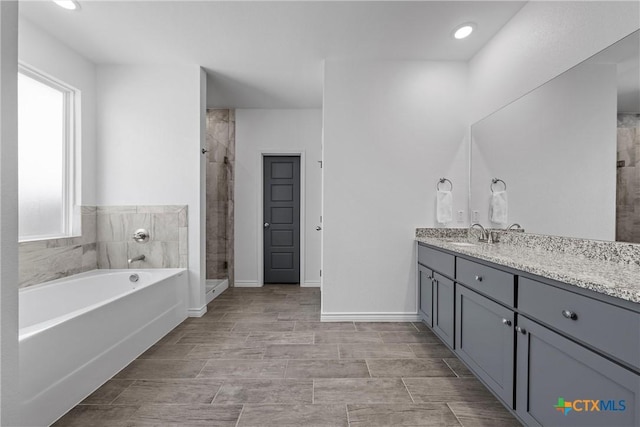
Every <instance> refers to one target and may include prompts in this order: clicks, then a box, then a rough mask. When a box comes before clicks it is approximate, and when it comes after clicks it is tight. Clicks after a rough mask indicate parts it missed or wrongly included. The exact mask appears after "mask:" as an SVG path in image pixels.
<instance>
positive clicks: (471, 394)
mask: <svg viewBox="0 0 640 427" xmlns="http://www.w3.org/2000/svg"><path fill="white" fill-rule="evenodd" d="M404 382H405V384H406V385H407V389H408V390H409V392H410V393H411V397H413V400H414V401H415V402H416V403H418V402H425V403H428V402H457V401H463V402H486V401H494V402H495V401H496V399H495V397H494V396H493V395H492V394H491V393H490V392H489V391H488V390H487V389H486V388H485V386H484V385H482V383H481V382H480V381H478V380H477V379H475V378H406V379H405V380H404Z"/></svg>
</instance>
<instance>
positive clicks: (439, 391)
mask: <svg viewBox="0 0 640 427" xmlns="http://www.w3.org/2000/svg"><path fill="white" fill-rule="evenodd" d="M208 309H209V311H208V312H207V314H206V315H205V316H203V317H201V318H189V319H187V320H185V321H184V322H183V323H182V324H181V325H179V326H178V327H176V328H175V329H174V330H173V331H171V332H170V333H169V334H168V335H166V336H165V337H164V338H163V339H162V340H160V341H159V342H158V343H157V344H156V345H154V346H153V347H152V348H150V349H149V350H148V351H147V352H145V353H144V354H143V355H141V356H140V357H139V358H138V359H136V360H134V361H133V362H132V363H131V364H129V366H127V367H126V368H124V369H123V370H122V371H120V372H119V373H118V374H117V375H116V376H114V377H113V378H112V379H111V380H110V381H108V382H107V383H106V384H104V385H103V386H102V387H101V388H100V389H98V390H97V391H96V392H95V393H93V394H92V395H91V396H89V397H88V398H87V399H85V400H84V401H83V402H82V403H80V404H79V405H78V406H76V407H75V408H73V409H72V410H71V411H69V413H68V414H67V415H65V416H64V417H62V418H61V419H60V420H59V421H58V422H57V423H56V424H55V426H82V427H87V426H91V427H93V426H170V425H172V426H243V427H246V426H352V427H355V426H461V425H462V426H465V427H472V426H474V427H475V426H492V427H496V426H519V425H520V423H519V422H518V421H517V420H516V419H515V418H513V417H512V416H511V414H509V412H508V411H507V410H506V409H504V407H503V406H502V405H501V404H500V403H499V402H498V401H497V400H496V399H495V398H494V397H493V395H492V394H491V393H489V392H488V391H487V390H486V388H485V387H484V386H483V385H482V384H481V383H480V382H479V381H478V380H476V379H475V378H474V377H473V375H472V374H471V373H470V372H469V371H468V370H467V369H466V368H465V366H464V364H463V363H461V362H460V361H459V360H458V359H457V358H456V357H455V355H454V354H453V353H451V352H450V351H449V350H448V349H447V348H446V347H445V346H444V345H443V344H442V343H441V342H440V341H439V340H438V338H437V337H436V336H435V335H433V333H432V332H430V331H429V330H428V329H427V328H426V327H425V326H424V325H422V324H420V323H359V322H355V323H354V322H344V323H321V322H320V292H319V290H318V289H317V288H300V287H298V286H288V285H267V286H265V287H264V288H230V289H228V290H227V291H225V292H224V293H223V294H222V295H220V296H219V297H218V298H217V299H215V300H214V301H213V302H212V303H211V304H209V307H208Z"/></svg>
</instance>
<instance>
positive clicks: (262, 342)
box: [246, 332, 313, 347]
mask: <svg viewBox="0 0 640 427" xmlns="http://www.w3.org/2000/svg"><path fill="white" fill-rule="evenodd" d="M246 344H247V346H253V347H256V346H267V345H276V344H277V345H280V344H313V332H252V333H250V334H249V337H248V338H247V341H246Z"/></svg>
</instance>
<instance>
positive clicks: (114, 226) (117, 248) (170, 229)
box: [97, 206, 188, 268]
mask: <svg viewBox="0 0 640 427" xmlns="http://www.w3.org/2000/svg"><path fill="white" fill-rule="evenodd" d="M139 228H145V229H147V230H148V231H149V241H148V242H146V243H138V242H135V241H133V239H132V236H133V233H134V231H135V230H137V229H139ZM187 230H188V224H187V207H186V206H104V207H103V206H98V209H97V241H98V243H97V247H98V268H129V265H128V263H127V259H129V258H133V257H135V256H137V255H144V256H145V257H146V258H145V260H144V261H136V262H135V263H134V264H132V266H131V267H132V268H175V267H181V268H187V266H188V241H187Z"/></svg>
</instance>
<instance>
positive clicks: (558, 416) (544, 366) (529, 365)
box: [516, 316, 640, 427]
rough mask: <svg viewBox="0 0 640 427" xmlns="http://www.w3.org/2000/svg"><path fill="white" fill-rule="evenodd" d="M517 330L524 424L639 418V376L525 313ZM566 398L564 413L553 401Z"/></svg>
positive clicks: (629, 422) (611, 423) (633, 422)
mask: <svg viewBox="0 0 640 427" xmlns="http://www.w3.org/2000/svg"><path fill="white" fill-rule="evenodd" d="M516 335H517V349H518V350H517V361H518V363H517V376H516V383H517V389H516V414H517V415H518V416H519V417H520V419H521V420H522V421H524V422H525V423H526V425H528V426H584V427H588V426H594V427H596V426H598V427H602V426H608V427H615V426H629V427H630V426H637V425H639V424H640V406H639V405H640V400H639V397H640V396H638V393H639V389H640V376H638V375H637V374H635V373H633V372H631V371H629V370H627V369H625V368H623V367H621V366H619V365H617V364H616V363H613V362H611V361H610V360H608V359H606V358H604V357H602V356H600V355H598V354H596V353H594V352H592V351H590V350H588V349H587V348H585V347H583V346H581V345H579V344H576V343H575V342H573V341H571V340H569V339H567V338H565V337H563V336H561V335H559V334H557V333H555V332H553V331H552V330H551V329H548V328H546V327H544V326H541V325H539V324H538V323H536V322H534V321H532V320H530V319H527V318H525V317H523V316H519V318H518V325H517V333H516ZM639 351H640V350H639ZM560 399H562V401H563V402H565V403H560V404H559V402H561V401H560ZM585 400H586V401H587V402H585ZM567 403H569V404H570V405H572V406H571V407H572V409H570V410H568V411H567V412H566V414H565V408H557V406H562V405H564V404H567Z"/></svg>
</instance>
